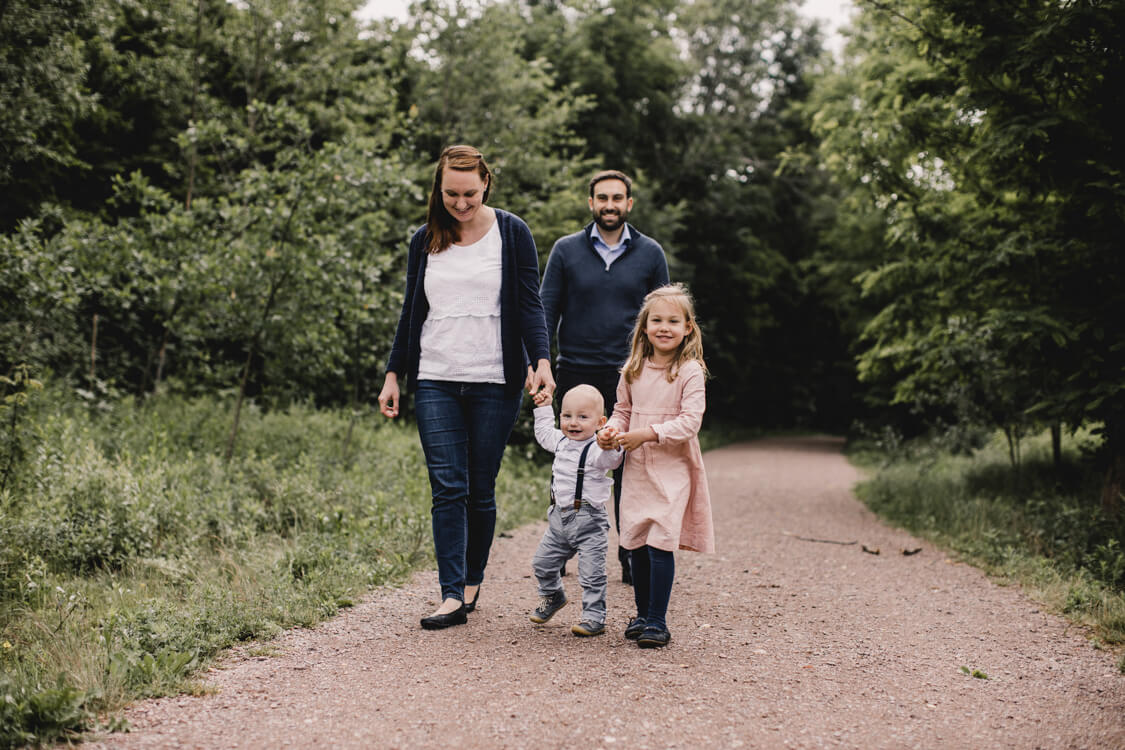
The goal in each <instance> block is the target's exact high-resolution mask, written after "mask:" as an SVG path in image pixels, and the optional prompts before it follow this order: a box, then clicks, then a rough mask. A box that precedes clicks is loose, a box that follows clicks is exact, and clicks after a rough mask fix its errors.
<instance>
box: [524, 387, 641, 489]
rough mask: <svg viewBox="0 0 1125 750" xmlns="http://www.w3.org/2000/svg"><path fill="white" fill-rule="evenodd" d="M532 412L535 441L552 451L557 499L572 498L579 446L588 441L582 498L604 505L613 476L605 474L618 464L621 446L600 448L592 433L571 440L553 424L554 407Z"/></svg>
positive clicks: (580, 454)
mask: <svg viewBox="0 0 1125 750" xmlns="http://www.w3.org/2000/svg"><path fill="white" fill-rule="evenodd" d="M533 414H534V415H535V440H536V442H538V443H539V445H541V446H543V448H544V449H546V450H549V451H550V452H551V453H554V454H555V461H554V463H553V464H551V483H552V485H551V486H552V487H554V490H555V498H556V499H557V501H558V502H559V503H560V504H561V505H564V506H565V505H569V504H570V503H571V502H572V501H573V500H574V485H575V484H576V483H577V482H578V459H579V458H580V457H581V456H582V449H583V448H585V447H586V445H587V444H588V443H593V444H592V445H590V451H589V453H587V454H586V472H585V475H584V476H585V478H584V479H583V480H582V499H583V500H585V501H586V502H588V503H590V505H595V506H597V507H599V508H604V507H605V504H606V502H607V501H608V500H609V496H610V493H611V492H613V478H612V477H610V476H609V475H608V473H609V472H610V471H612V470H613V469H616V468H617V467H618V466H620V465H621V459H622V458H624V456H625V451H624V450H623V449H621V448H614V449H613V450H611V451H606V450H602V449H601V448H600V447H599V446H598V443H597V437H596V436H594V435H591V436H590V437H589V438H588V439H586V440H581V441H579V440H571V439H570V438H568V437H567V436H566V434H565V433H564V432H563V431H562V430H560V429H558V428H557V427H555V410H554V409H553V408H551V407H550V406H537V407H536V408H535V410H534V412H533Z"/></svg>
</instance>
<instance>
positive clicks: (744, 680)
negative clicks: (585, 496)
mask: <svg viewBox="0 0 1125 750" xmlns="http://www.w3.org/2000/svg"><path fill="white" fill-rule="evenodd" d="M840 447H841V445H840V443H839V442H838V441H835V440H832V439H828V438H819V439H818V438H793V439H774V440H763V441H759V442H754V443H749V444H744V445H738V446H733V447H728V448H724V449H722V450H717V451H712V452H710V453H708V454H707V455H706V461H707V468H708V473H709V478H710V482H711V490H712V497H713V499H714V502H715V525H716V537H717V546H718V550H719V551H718V553H717V554H715V555H696V554H692V553H686V552H681V553H678V554H677V556H676V564H677V571H676V583H675V587H674V588H673V591H672V602H671V606H670V608H669V628H670V629H671V631H672V637H673V641H672V644H671V645H670V646H669V647H668V648H665V649H662V650H660V649H654V650H641V649H638V648H637V647H636V646H635V645H634V644H632V643H631V642H628V641H625V640H624V638H623V637H622V635H621V631H622V629H623V628H624V626H625V624H626V622H627V621H628V617H629V616H630V614H631V608H632V596H631V589H629V588H628V587H626V586H625V585H623V584H621V583H617V582H615V581H616V579H618V578H619V573H618V568H617V565H616V562H615V561H611V563H610V575H611V585H610V592H609V623H608V632H607V634H606V635H605V636H601V637H598V638H588V639H580V638H576V637H574V636H572V635H571V634H570V626H571V624H573V622H575V621H576V619H577V617H578V614H579V609H580V608H579V606H578V604H577V601H578V599H579V597H580V593H579V589H578V582H577V580H576V578H575V577H574V576H573V575H572V576H569V577H568V578H567V579H566V586H567V591H568V595H569V596H570V597H571V599H572V603H571V604H570V605H569V606H567V607H566V608H565V609H563V610H562V611H561V612H560V613H559V614H558V615H556V617H555V619H554V620H553V621H552V622H550V623H548V624H547V625H546V626H542V627H535V626H533V625H531V624H530V623H529V622H528V620H527V613H528V611H529V609H530V608H531V607H532V606H533V605H534V603H535V586H534V581H533V580H532V578H531V577H530V566H531V557H532V554H533V552H534V549H535V545H536V544H537V542H538V540H539V536H540V534H541V533H542V528H543V526H542V525H541V524H533V525H531V526H528V527H524V528H522V529H520V530H518V531H517V532H515V533H514V535H513V536H511V537H510V538H501V539H497V541H496V544H495V546H494V548H493V556H492V561H491V562H490V564H489V568H488V578H487V580H486V581H485V583H484V586H483V588H482V592H481V598H480V604H479V607H478V609H477V612H476V613H475V614H472V615H470V616H469V624H468V625H465V626H461V627H455V628H450V629H448V630H444V631H437V632H425V631H422V630H421V629H420V628H419V627H418V618H419V617H420V616H421V615H423V614H426V613H428V612H429V611H431V610H432V609H433V608H434V607H435V606H436V604H437V584H436V574H435V573H433V572H432V571H431V572H426V573H421V574H419V575H417V576H415V578H414V579H413V580H412V581H411V582H410V583H409V584H408V585H406V586H404V587H403V588H400V589H388V590H380V591H376V592H374V593H373V594H372V595H371V596H369V597H368V598H367V599H366V600H365V601H363V602H362V603H361V604H359V605H358V606H356V607H354V608H351V609H349V610H347V611H345V612H344V613H342V614H341V616H339V617H337V618H336V619H334V620H332V621H330V622H327V623H324V624H323V625H321V626H320V627H317V628H315V629H313V630H302V631H293V632H289V633H286V634H285V635H283V636H282V637H281V638H280V639H278V640H277V641H276V642H274V643H272V644H271V645H272V646H273V647H275V648H276V649H277V652H278V653H277V654H276V655H274V656H271V657H259V658H249V657H246V656H243V655H240V654H239V653H238V652H236V653H234V654H233V655H232V656H231V658H230V659H228V660H227V662H226V664H225V665H224V668H222V669H216V670H214V671H213V672H211V673H210V674H209V675H208V676H207V682H208V683H209V684H210V685H212V686H213V687H214V688H215V690H216V691H217V692H216V693H215V694H214V695H210V696H205V697H200V698H192V697H180V698H170V699H162V700H154V701H147V702H144V703H141V704H138V705H136V706H135V707H133V708H132V709H131V710H129V712H128V714H127V718H128V720H129V721H130V722H131V723H132V726H133V731H132V732H130V733H128V734H120V735H113V736H109V737H106V738H104V739H103V741H102V742H100V743H94V745H93V746H94V747H107V748H109V747H113V748H185V747H198V748H233V747H241V748H267V747H269V748H272V747H340V748H425V747H433V748H440V747H464V748H496V747H503V748H529V747H534V748H537V749H538V750H548V749H551V748H629V749H630V750H633V749H634V748H673V747H680V748H711V747H722V748H737V747H745V748H772V747H802V748H804V747H856V748H858V747H862V748H865V749H867V748H901V747H924V748H947V747H948V748H963V747H979V748H994V747H1015V748H1039V747H1041V748H1051V749H1054V748H1066V747H1082V748H1125V676H1123V675H1121V674H1120V673H1118V671H1117V669H1116V666H1115V663H1114V657H1113V656H1112V655H1111V654H1108V653H1105V652H1101V651H1098V650H1096V649H1095V648H1093V647H1092V646H1091V645H1090V643H1089V642H1088V641H1087V640H1086V639H1085V638H1083V636H1082V635H1081V634H1080V633H1078V632H1077V630H1076V629H1075V628H1068V627H1067V624H1066V623H1065V622H1064V621H1063V620H1061V619H1059V618H1057V617H1054V616H1051V615H1048V614H1045V613H1043V612H1041V611H1040V610H1039V608H1038V607H1037V606H1036V605H1035V603H1033V602H1031V601H1030V600H1028V599H1027V598H1026V597H1024V596H1023V595H1022V594H1021V593H1020V591H1019V590H1018V589H1016V588H1011V587H1001V586H998V585H995V584H994V583H992V582H990V581H989V580H988V579H987V578H986V577H985V576H984V575H983V574H982V573H980V572H979V571H977V570H976V569H974V568H971V567H969V566H966V565H962V564H956V563H952V562H950V561H949V560H948V559H947V558H946V556H945V555H943V554H942V553H941V552H940V551H937V550H935V549H934V548H933V547H932V546H930V545H929V544H926V543H923V542H921V541H919V540H917V539H915V538H913V537H911V536H910V535H909V534H906V533H905V532H902V531H899V530H896V529H891V528H888V527H886V526H883V525H881V524H880V523H879V522H878V521H877V520H876V519H875V517H874V516H873V515H872V514H871V513H870V512H868V511H867V510H866V509H865V508H864V507H863V506H862V505H861V504H860V503H859V502H858V501H857V500H856V499H855V498H854V497H853V495H852V494H851V491H850V488H851V487H852V485H853V484H854V483H855V481H856V480H857V479H858V474H857V472H856V470H855V469H853V468H852V467H851V466H850V465H849V464H848V463H847V462H846V461H845V460H844V459H843V457H842V456H841V455H840ZM801 537H804V538H807V539H823V540H835V541H843V542H851V541H855V542H856V544H852V545H841V544H829V543H823V542H812V541H805V540H803V539H802V538H801ZM611 543H612V540H611ZM861 545H866V546H867V547H868V548H871V549H876V548H877V549H879V550H880V553H881V554H879V555H873V554H868V553H865V552H864V551H863V550H862V548H861ZM915 548H921V552H919V553H918V554H915V555H912V556H904V555H903V554H902V552H901V550H903V549H915ZM572 568H573V566H572ZM962 666H965V667H968V668H969V669H971V670H980V671H981V672H984V673H986V674H987V675H988V679H976V678H973V677H971V676H968V675H966V674H964V673H962V671H961V670H960V667H962Z"/></svg>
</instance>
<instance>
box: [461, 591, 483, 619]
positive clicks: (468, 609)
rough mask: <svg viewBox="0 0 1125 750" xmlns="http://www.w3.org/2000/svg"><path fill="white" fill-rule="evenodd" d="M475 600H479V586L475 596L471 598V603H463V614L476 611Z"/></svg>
mask: <svg viewBox="0 0 1125 750" xmlns="http://www.w3.org/2000/svg"><path fill="white" fill-rule="evenodd" d="M477 599H480V586H477V595H476V596H474V597H473V600H472V601H471V602H465V605H464V607H465V612H466V613H469V612H475V611H476V609H477Z"/></svg>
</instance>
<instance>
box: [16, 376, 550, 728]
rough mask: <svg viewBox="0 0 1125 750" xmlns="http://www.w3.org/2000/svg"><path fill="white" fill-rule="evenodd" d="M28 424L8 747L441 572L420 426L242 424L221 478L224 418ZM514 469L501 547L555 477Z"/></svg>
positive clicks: (115, 409) (298, 415) (201, 405)
mask: <svg viewBox="0 0 1125 750" xmlns="http://www.w3.org/2000/svg"><path fill="white" fill-rule="evenodd" d="M34 406H35V408H34V410H33V411H32V412H29V413H33V414H34V417H33V418H31V417H29V418H28V422H27V424H26V425H25V428H26V431H27V434H28V435H33V439H29V440H26V441H25V445H26V446H28V450H27V451H26V452H25V456H26V459H25V460H24V461H23V462H22V463H21V464H20V466H19V467H18V469H19V470H18V471H15V472H13V473H12V475H11V481H10V482H9V486H8V488H7V489H6V490H5V491H4V492H3V493H0V665H2V666H3V675H4V677H3V681H2V682H0V746H4V745H15V744H22V743H25V742H28V741H33V740H35V741H45V740H50V739H52V738H58V737H62V736H65V735H68V734H71V733H74V732H76V731H79V730H81V729H82V728H85V727H89V726H91V723H92V722H94V717H95V715H97V714H106V712H108V713H109V714H110V715H111V714H112V711H113V710H114V709H115V708H117V707H118V706H120V705H122V704H123V703H124V702H126V701H128V700H130V699H133V698H136V697H142V696H155V695H162V694H167V693H169V692H175V691H178V690H182V689H184V687H185V685H186V684H187V681H189V680H190V679H191V675H192V674H194V672H195V671H196V670H197V669H198V668H199V667H200V666H201V665H203V664H206V663H207V661H208V660H209V659H210V658H212V657H213V656H214V655H215V654H216V653H217V652H218V651H219V650H221V649H223V648H225V647H227V646H230V645H231V644H233V643H235V642H238V641H243V640H246V639H252V638H269V637H272V636H274V635H276V634H277V633H279V632H280V631H281V629H283V628H287V627H293V626H307V625H312V624H314V623H316V622H318V621H320V620H322V619H324V618H325V617H328V616H331V615H332V614H334V613H335V612H337V611H338V609H339V608H340V607H344V606H349V605H350V604H352V603H353V602H354V601H356V599H357V598H358V597H359V596H361V595H362V594H363V593H364V591H365V590H367V589H368V588H369V587H370V586H375V585H380V584H384V583H387V582H393V581H396V580H401V579H402V578H403V577H404V576H405V575H406V574H407V573H408V572H409V571H411V570H413V569H414V568H416V567H417V566H418V565H420V564H423V563H426V562H428V561H429V560H430V559H431V557H432V546H431V542H430V514H429V503H430V501H429V483H428V480H427V477H426V469H425V464H424V462H423V458H422V451H421V448H420V446H419V444H418V438H417V432H416V431H415V429H414V427H413V426H412V425H409V424H399V423H389V422H386V421H385V420H384V419H383V418H382V417H380V416H377V415H374V414H367V415H362V416H360V418H359V419H358V420H357V421H355V422H354V424H353V423H352V419H353V417H354V415H352V414H351V413H346V412H338V411H326V410H320V411H318V410H315V409H313V408H311V407H302V406H294V407H292V408H290V409H289V410H286V411H276V412H269V413H262V412H259V411H257V410H254V409H248V410H244V413H243V431H242V437H241V440H240V444H239V445H240V450H239V451H238V452H237V453H236V455H235V457H234V458H233V460H232V461H231V462H230V463H229V464H228V463H225V462H224V461H223V459H222V458H221V457H220V455H221V453H222V446H223V438H224V437H225V431H226V429H227V428H228V426H229V405H227V404H223V403H220V402H216V401H212V400H207V399H200V400H195V401H188V400H182V399H176V398H167V397H165V398H160V399H153V400H151V401H149V402H146V403H142V404H134V403H132V402H131V401H127V400H122V401H113V402H107V403H106V404H103V405H102V407H100V408H97V409H92V410H91V409H89V408H88V407H87V406H86V405H85V404H82V403H75V402H73V401H71V400H69V399H68V398H67V397H66V396H64V395H62V394H60V393H56V392H50V393H48V394H46V395H41V396H39V397H38V399H37V403H36V404H34ZM345 443H346V445H345ZM519 453H520V452H519V451H510V452H509V454H510V455H509V456H508V458H507V459H506V460H505V462H504V467H503V469H502V471H501V475H500V478H499V482H498V487H497V503H498V505H499V508H500V515H501V518H500V521H499V523H500V525H501V528H510V527H512V526H515V525H517V524H519V523H523V522H525V521H527V520H529V519H530V518H531V517H533V516H534V515H535V514H537V513H538V512H539V511H540V510H541V507H542V500H543V488H544V487H545V486H546V482H547V474H548V473H549V467H547V466H543V465H542V464H540V463H536V462H531V461H528V460H526V458H524V457H521V456H520V455H519Z"/></svg>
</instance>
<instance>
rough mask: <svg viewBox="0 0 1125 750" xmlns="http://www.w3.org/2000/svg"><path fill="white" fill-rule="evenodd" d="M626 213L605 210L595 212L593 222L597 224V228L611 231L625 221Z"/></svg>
mask: <svg viewBox="0 0 1125 750" xmlns="http://www.w3.org/2000/svg"><path fill="white" fill-rule="evenodd" d="M628 216H629V214H628V213H610V214H606V213H605V212H602V213H599V214H595V216H594V223H595V224H597V225H598V229H604V230H606V231H607V232H612V231H614V230H616V229H617V228H619V227H620V226H621V225H622V224H624V223H625V219H626V218H628Z"/></svg>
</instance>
